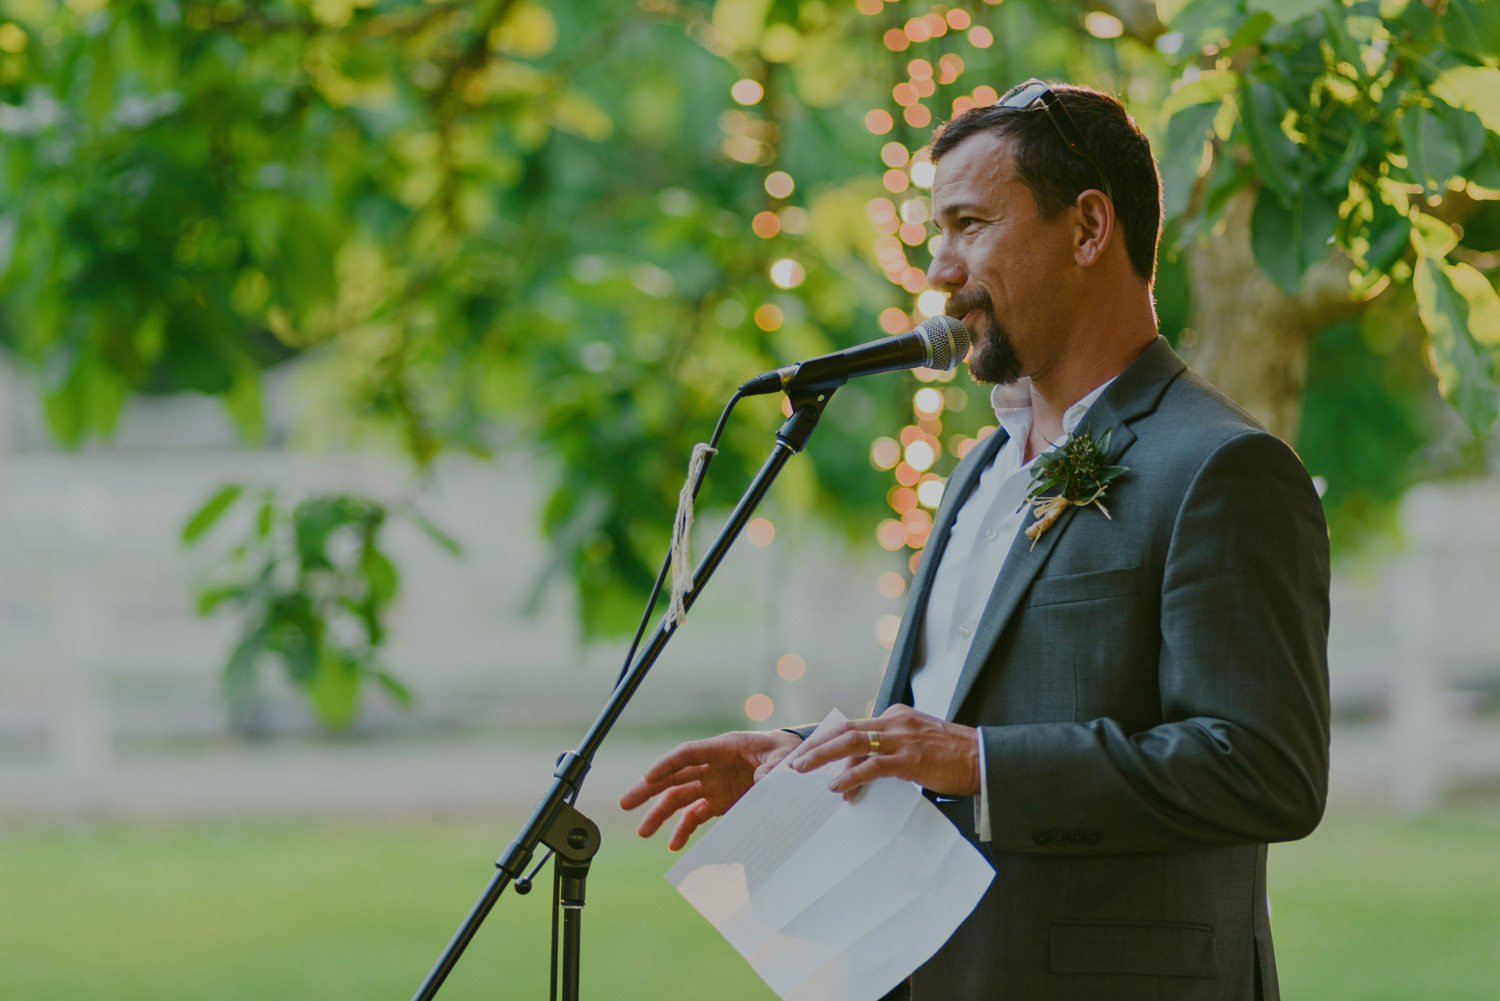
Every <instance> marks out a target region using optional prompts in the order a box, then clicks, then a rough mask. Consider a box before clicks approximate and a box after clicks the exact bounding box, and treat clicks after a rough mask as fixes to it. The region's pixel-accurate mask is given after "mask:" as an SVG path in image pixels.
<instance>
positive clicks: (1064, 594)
mask: <svg viewBox="0 0 1500 1001" xmlns="http://www.w3.org/2000/svg"><path fill="white" fill-rule="evenodd" d="M1140 570H1141V568H1140V567H1120V568H1119V569H1116V570H1097V571H1095V572H1093V573H1077V574H1068V575H1067V576H1064V577H1039V578H1037V580H1036V581H1035V582H1033V583H1032V585H1031V600H1030V601H1028V602H1027V604H1028V605H1031V606H1033V607H1035V606H1037V605H1061V604H1065V603H1067V602H1073V601H1095V600H1097V599H1099V598H1115V597H1119V596H1120V595H1125V594H1134V593H1135V592H1136V590H1137V589H1138V588H1139V586H1140V580H1139V578H1140V575H1141V573H1140Z"/></svg>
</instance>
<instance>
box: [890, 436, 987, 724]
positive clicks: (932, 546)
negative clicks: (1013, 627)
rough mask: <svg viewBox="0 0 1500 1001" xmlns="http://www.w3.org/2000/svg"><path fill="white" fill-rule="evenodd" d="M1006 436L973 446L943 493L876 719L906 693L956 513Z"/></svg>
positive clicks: (894, 647) (956, 516)
mask: <svg viewBox="0 0 1500 1001" xmlns="http://www.w3.org/2000/svg"><path fill="white" fill-rule="evenodd" d="M1008 437H1009V436H1008V435H1007V434H1006V433H1005V432H1004V431H1003V430H996V432H995V433H994V434H992V435H990V436H989V437H988V438H986V439H984V440H983V441H981V442H980V443H979V444H978V445H976V446H975V447H974V453H971V455H972V458H973V461H972V462H965V463H963V464H962V465H961V466H959V467H958V469H957V470H956V471H955V473H954V475H953V477H952V479H950V480H949V481H948V487H947V489H946V490H945V491H944V493H943V502H942V503H941V504H940V505H938V513H937V520H936V521H935V522H934V524H933V526H932V532H931V533H929V535H928V539H929V543H928V546H927V548H926V550H925V551H924V552H923V554H922V560H921V562H920V563H919V564H918V566H917V574H916V576H915V577H914V578H912V582H911V600H910V601H908V602H907V607H906V615H905V616H904V618H903V619H902V621H901V630H900V631H899V632H898V633H897V634H896V642H895V644H894V645H893V646H892V647H891V661H890V667H889V668H887V669H886V672H885V677H884V678H883V679H882V680H881V683H880V694H879V695H878V696H877V697H876V699H875V715H877V716H879V715H880V714H881V713H882V712H884V711H885V710H886V709H888V708H889V707H890V706H891V705H892V704H894V703H896V702H900V701H901V700H902V696H903V695H904V694H905V692H906V682H907V679H908V678H909V677H910V676H911V660H912V656H913V655H914V654H915V653H916V647H917V629H918V627H919V626H920V624H921V622H922V617H923V616H924V615H925V614H926V610H927V597H928V594H929V593H930V592H931V590H932V578H933V577H934V576H935V575H936V574H937V566H938V563H939V562H940V561H941V560H942V557H943V551H944V550H945V549H946V548H947V546H948V536H949V533H950V531H951V530H952V528H953V522H954V521H955V520H956V519H957V518H958V512H959V510H960V509H961V508H962V507H963V506H964V502H965V501H966V500H968V499H969V494H971V493H973V492H974V487H975V485H976V484H978V483H979V477H980V476H981V475H983V473H984V471H985V470H986V469H988V468H990V464H991V463H993V462H994V461H995V456H996V455H997V454H998V453H999V451H1000V448H1001V446H1003V445H1004V444H1005V441H1006V439H1007V438H1008Z"/></svg>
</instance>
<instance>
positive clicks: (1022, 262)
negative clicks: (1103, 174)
mask: <svg viewBox="0 0 1500 1001" xmlns="http://www.w3.org/2000/svg"><path fill="white" fill-rule="evenodd" d="M1010 144H1011V140H1009V139H1005V138H999V137H996V136H995V135H993V134H990V133H980V134H978V135H974V136H970V137H969V138H968V139H965V140H964V141H963V142H961V143H959V144H958V145H957V146H956V147H954V148H953V149H951V150H949V151H948V153H947V154H945V155H944V156H943V158H942V160H941V161H939V163H938V165H937V173H936V176H935V177H934V179H933V183H932V210H933V211H932V214H933V218H934V220H935V221H936V222H937V226H938V231H939V233H940V234H941V236H942V241H941V246H940V247H939V249H938V252H937V254H936V255H935V256H934V257H933V260H932V266H931V267H930V268H929V269H928V271H927V283H928V284H929V285H930V286H932V287H933V288H935V289H937V290H939V291H941V292H947V293H949V298H948V314H949V315H950V316H956V317H958V318H959V319H960V320H962V321H963V323H964V325H965V326H967V327H968V328H969V330H970V331H971V332H972V333H973V335H974V337H973V344H974V347H973V350H972V351H971V352H970V354H969V372H970V374H971V375H972V376H973V377H974V378H975V379H976V380H977V381H979V382H992V383H1009V382H1014V381H1016V379H1018V378H1020V377H1021V376H1023V375H1031V374H1034V373H1035V372H1036V371H1037V370H1038V369H1039V367H1042V366H1045V365H1047V364H1048V363H1049V361H1050V360H1051V355H1052V353H1053V350H1052V349H1053V347H1054V344H1053V342H1054V341H1055V336H1052V337H1049V334H1052V332H1053V331H1054V330H1055V329H1056V327H1057V321H1058V320H1059V319H1060V318H1061V314H1062V312H1063V310H1064V308H1065V306H1066V304H1065V303H1062V302H1059V301H1058V299H1059V298H1065V296H1061V295H1060V293H1062V292H1063V289H1062V288H1061V287H1060V286H1059V285H1058V282H1057V277H1058V274H1059V268H1060V267H1063V266H1064V265H1065V262H1066V261H1067V260H1068V259H1071V256H1072V254H1071V247H1070V240H1069V232H1070V230H1069V227H1068V225H1067V221H1068V218H1069V216H1070V213H1068V212H1063V213H1060V214H1059V216H1058V217H1057V218H1055V219H1053V220H1050V221H1048V220H1045V219H1043V218H1042V217H1041V214H1040V213H1039V212H1038V211H1037V208H1036V202H1035V200H1034V199H1033V198H1032V195H1031V191H1030V190H1029V189H1028V188H1027V187H1026V186H1025V185H1024V184H1023V183H1022V182H1021V181H1020V179H1019V178H1017V177H1016V175H1015V170H1014V167H1013V164H1012V161H1011V154H1010Z"/></svg>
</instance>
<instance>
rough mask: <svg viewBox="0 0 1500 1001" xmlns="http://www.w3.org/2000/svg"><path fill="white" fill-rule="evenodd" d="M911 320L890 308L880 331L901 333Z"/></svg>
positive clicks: (882, 313)
mask: <svg viewBox="0 0 1500 1001" xmlns="http://www.w3.org/2000/svg"><path fill="white" fill-rule="evenodd" d="M909 320H910V317H908V316H907V315H906V313H905V311H903V310H900V309H897V308H896V307H895V306H889V307H887V308H885V309H882V310H881V311H880V329H881V330H884V331H885V332H886V333H888V334H899V333H901V331H903V330H905V329H906V328H907V326H908V325H909ZM895 464H896V463H895V462H892V463H891V465H892V466H894V465H895ZM887 468H889V467H887Z"/></svg>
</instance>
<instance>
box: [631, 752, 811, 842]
mask: <svg viewBox="0 0 1500 1001" xmlns="http://www.w3.org/2000/svg"><path fill="white" fill-rule="evenodd" d="M799 743H801V738H799V737H798V736H797V735H796V734H794V733H787V732H786V731H784V730H773V731H769V732H746V731H737V732H735V733H725V734H721V735H719V736H717V737H711V738H709V739H708V740H692V741H688V742H687V743H686V744H679V745H677V748H676V749H675V750H673V751H672V753H670V754H668V755H667V756H666V757H664V758H662V759H661V760H660V761H658V762H657V763H656V764H654V765H652V766H651V769H650V770H649V771H647V772H646V777H645V778H643V779H642V780H641V781H639V782H637V783H636V784H635V785H633V786H631V787H630V789H629V790H627V791H626V793H625V795H623V796H621V797H620V807H621V808H622V809H625V810H634V809H635V808H636V807H638V806H640V805H641V804H642V803H644V802H646V800H648V799H650V798H651V797H652V796H655V795H657V794H658V793H660V794H661V798H660V799H658V800H657V801H656V802H655V803H653V804H652V805H651V809H649V810H647V811H646V815H645V816H644V817H642V818H641V825H640V827H638V828H636V833H638V834H639V835H640V836H641V837H643V838H649V837H650V836H651V835H653V834H655V833H656V832H657V830H658V829H659V828H660V827H661V825H662V824H664V823H666V821H667V819H668V818H669V817H671V816H672V814H674V813H676V812H677V811H678V810H681V811H682V816H681V817H679V818H678V820H677V826H676V827H675V828H674V829H673V830H672V838H671V840H670V841H668V842H667V847H668V848H670V849H672V851H674V852H675V851H677V850H678V849H679V848H681V847H682V846H683V845H685V844H687V841H688V838H689V837H690V836H692V833H693V832H694V831H695V830H697V829H698V825H700V824H702V823H703V822H704V821H706V820H709V819H710V818H712V817H718V816H721V815H723V813H724V812H725V811H726V810H728V809H729V808H730V807H731V806H733V805H734V804H735V803H737V802H739V799H740V797H741V796H743V795H745V791H746V790H747V789H749V788H750V787H751V786H752V785H754V784H755V783H756V782H758V781H760V778H761V776H763V775H765V774H766V773H767V772H769V771H770V770H771V769H773V768H775V767H776V765H777V764H778V763H779V762H780V761H781V759H782V758H785V757H786V756H787V755H788V754H790V753H792V750H793V749H794V748H796V747H797V745H798V744H799Z"/></svg>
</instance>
